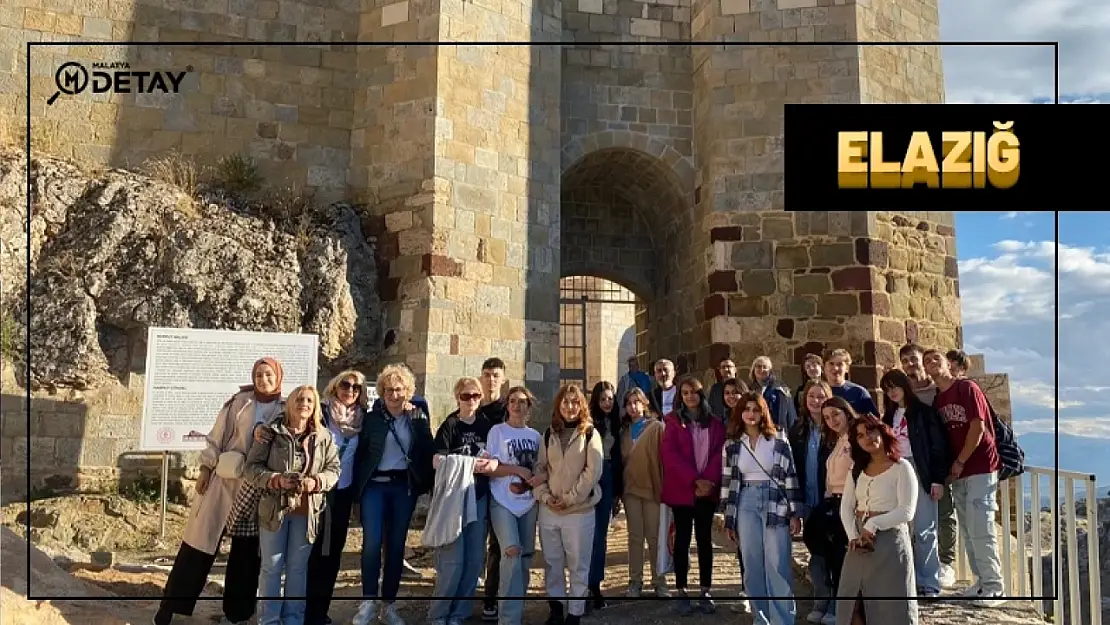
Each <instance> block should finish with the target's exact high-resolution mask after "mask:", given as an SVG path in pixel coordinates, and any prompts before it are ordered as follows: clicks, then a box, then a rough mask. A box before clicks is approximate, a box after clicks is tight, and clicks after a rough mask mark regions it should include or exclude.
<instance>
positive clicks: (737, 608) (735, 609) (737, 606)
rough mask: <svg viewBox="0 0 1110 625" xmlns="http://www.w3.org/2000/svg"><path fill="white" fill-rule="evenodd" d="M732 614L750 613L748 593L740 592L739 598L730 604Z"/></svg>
mask: <svg viewBox="0 0 1110 625" xmlns="http://www.w3.org/2000/svg"><path fill="white" fill-rule="evenodd" d="M730 607H731V608H732V613H733V614H748V613H749V612H751V611H752V607H751V604H750V603H749V602H748V593H746V592H744V591H743V590H741V591H740V598H739V599H737V600H736V601H733V602H732V606H730Z"/></svg>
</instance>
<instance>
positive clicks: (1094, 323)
mask: <svg viewBox="0 0 1110 625" xmlns="http://www.w3.org/2000/svg"><path fill="white" fill-rule="evenodd" d="M993 250H994V253H993V254H992V255H989V257H981V258H972V259H968V260H965V261H963V262H961V263H960V293H961V300H962V304H963V320H964V332H965V336H966V337H967V340H966V345H965V349H967V351H968V352H970V353H981V354H983V355H984V356H985V358H986V365H987V370H988V371H990V372H997V373H1007V374H1009V376H1010V397H1011V399H1012V401H1013V404H1014V418H1015V427H1016V423H1018V422H1021V423H1022V424H1023V425H1022V426H1021V427H1023V428H1040V429H1034V430H1031V431H1049V430H1046V429H1045V428H1048V427H1049V426H1050V424H1051V423H1053V420H1054V416H1053V415H1054V414H1055V413H1056V412H1057V411H1058V412H1059V414H1060V415H1061V429H1060V432H1061V433H1068V432H1070V433H1074V434H1076V435H1080V436H1095V435H1096V434H1097V435H1098V436H1100V437H1102V435H1103V434H1102V433H1103V432H1105V435H1106V436H1105V437H1107V438H1110V387H1107V386H1106V379H1105V375H1103V372H1104V369H1103V368H1101V366H1100V364H1099V363H1101V362H1102V360H1103V358H1104V354H1103V352H1104V351H1105V350H1104V348H1103V344H1102V342H1101V341H1099V340H1097V338H1096V337H1105V336H1110V316H1108V315H1106V311H1108V310H1110V250H1106V249H1095V248H1084V247H1075V246H1069V245H1058V244H1057V243H1055V242H1053V241H1013V240H1005V241H999V242H998V243H996V244H995V245H994V246H993ZM1057 254H1058V256H1057ZM1057 265H1058V266H1059V292H1060V295H1059V301H1060V308H1059V311H1058V312H1057V311H1056V302H1055V298H1056V295H1055V291H1054V275H1053V274H1054V272H1055V270H1056V266H1057ZM1057 315H1058V317H1059V319H1060V323H1059V347H1058V350H1059V352H1058V353H1059V358H1058V367H1059V380H1060V393H1059V395H1060V400H1059V403H1058V404H1057V402H1056V398H1055V387H1056V382H1055V376H1056V368H1057V345H1056V341H1055V333H1056V331H1055V328H1054V317H1055V316H1057ZM1079 412H1082V414H1083V415H1090V416H1087V417H1083V418H1078V417H1077V418H1076V419H1071V417H1073V416H1077V415H1078V414H1079ZM1065 418H1068V425H1067V426H1066V428H1065V425H1064V424H1063V421H1064V419H1065ZM1092 418H1093V419H1094V421H1093V422H1091V423H1088V422H1090V421H1091V419H1092ZM1073 421H1074V422H1073ZM1026 422H1028V423H1031V424H1033V425H1029V424H1027V423H1026Z"/></svg>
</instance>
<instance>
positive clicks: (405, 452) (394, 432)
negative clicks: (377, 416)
mask: <svg viewBox="0 0 1110 625" xmlns="http://www.w3.org/2000/svg"><path fill="white" fill-rule="evenodd" d="M395 420H396V418H394V417H389V418H387V419H386V422H385V424H386V425H387V426H389V433H390V434H392V435H393V440H395V441H397V446H398V447H400V448H401V454H402V455H404V456H405V466H406V467H408V466H409V465H411V464H412V460H411V459H409V451H411V449H405V444H404V443H402V442H401V437H400V436H398V435H397V430H396V429H395V428H394V426H393V422H394V421H395ZM410 429H411V428H410Z"/></svg>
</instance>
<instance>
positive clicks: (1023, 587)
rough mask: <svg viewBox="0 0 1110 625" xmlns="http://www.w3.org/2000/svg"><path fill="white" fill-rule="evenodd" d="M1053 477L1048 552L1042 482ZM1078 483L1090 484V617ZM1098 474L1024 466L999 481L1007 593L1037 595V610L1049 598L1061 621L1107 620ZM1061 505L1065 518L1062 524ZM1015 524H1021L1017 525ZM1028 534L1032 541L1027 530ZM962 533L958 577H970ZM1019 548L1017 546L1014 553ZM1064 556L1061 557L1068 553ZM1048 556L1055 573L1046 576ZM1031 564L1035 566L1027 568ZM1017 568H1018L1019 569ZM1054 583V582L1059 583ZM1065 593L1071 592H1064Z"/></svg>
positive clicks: (1072, 624) (1062, 624)
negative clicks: (1081, 551) (1084, 592)
mask: <svg viewBox="0 0 1110 625" xmlns="http://www.w3.org/2000/svg"><path fill="white" fill-rule="evenodd" d="M1046 479H1047V480H1048V482H1049V489H1050V496H1051V501H1052V504H1053V505H1051V506H1049V510H1048V513H1047V514H1048V516H1049V519H1050V521H1049V522H1050V523H1051V525H1050V527H1052V528H1053V531H1052V536H1053V538H1052V539H1051V547H1052V548H1051V550H1050V553H1048V554H1045V550H1044V547H1045V546H1046V545H1043V544H1042V542H1043V541H1042V540H1041V533H1042V532H1041V529H1042V522H1041V492H1042V491H1041V484H1042V482H1043V481H1044V480H1046ZM1060 482H1063V487H1064V492H1063V501H1061V499H1060V495H1061V494H1060V492H1059V488H1060ZM1076 482H1083V483H1085V485H1086V502H1087V505H1086V508H1087V571H1086V573H1087V579H1088V582H1089V583H1088V586H1089V588H1088V592H1089V596H1088V597H1087V603H1088V607H1089V609H1090V619H1089V620H1086V621H1085V620H1084V619H1083V611H1082V604H1083V600H1082V594H1081V591H1080V583H1079V582H1080V577H1079V553H1078V552H1079V545H1078V523H1077V522H1078V518H1077V516H1078V515H1077V514H1076V512H1075V503H1076V495H1075V486H1076ZM1026 485H1028V486H1029V488H1028V493H1029V502H1030V504H1031V506H1030V507H1031V508H1032V510H1031V512H1032V513H1033V514H1031V515H1030V516H1031V519H1030V523H1029V531H1028V532H1026V530H1025V514H1026V503H1025V493H1026V488H1025V487H1026ZM1097 486H1098V485H1097V483H1096V481H1095V476H1094V475H1091V474H1089V473H1079V472H1076V471H1057V470H1055V469H1052V468H1045V467H1028V466H1027V467H1025V473H1023V474H1022V475H1020V476H1017V477H1014V478H1011V479H1009V480H1007V481H1005V482H1002V483H1000V484H999V516H1000V517H1001V519H999V521H1000V524H1001V526H1002V530H1001V532H999V543H1000V544H999V548H1000V549H1001V554H1000V556H1001V560H1002V578H1003V582H1004V583H1005V587H1006V591H1005V594H1006V596H1007V597H1024V598H1030V599H1034V604H1035V605H1036V608H1037V611H1038V612H1039V613H1040V614H1041V615H1042V616H1044V615H1045V614H1046V610H1045V601H1051V602H1052V615H1053V619H1052V620H1053V622H1054V623H1056V625H1080V624H1081V623H1082V625H1102V587H1101V580H1100V575H1101V570H1100V568H1101V567H1100V562H1099V536H1098V497H1097ZM1061 504H1063V519H1062V521H1063V523H1062V524H1061V518H1060V517H1061ZM1014 525H1016V526H1017V527H1016V528H1015V527H1014ZM1027 533H1028V534H1029V537H1028V540H1027V537H1026V534H1027ZM962 541H963V538H962V537H961V536H957V547H956V576H957V578H958V579H960V580H962V581H971V573H970V568H969V567H968V563H967V554H966V552H965V551H964V549H963V545H962V544H961V543H962ZM1015 547H1016V548H1017V551H1016V552H1015ZM1064 554H1066V556H1065V557H1061V556H1064ZM1045 555H1048V556H1049V558H1050V561H1051V563H1052V567H1051V578H1050V579H1047V580H1046V579H1044V575H1043V564H1042V563H1043V559H1044V556H1045ZM1064 560H1066V561H1067V567H1068V568H1067V581H1068V583H1067V585H1066V588H1065V584H1064V583H1063V575H1062V573H1063V570H1062V567H1063V566H1064ZM1027 568H1030V569H1031V570H1026V569H1027ZM1015 569H1016V570H1015ZM1054 582H1055V583H1054ZM1065 595H1066V596H1065ZM1065 599H1066V600H1067V602H1068V615H1067V616H1068V618H1067V619H1066V620H1065V618H1064V601H1065Z"/></svg>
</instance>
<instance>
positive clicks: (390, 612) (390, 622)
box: [382, 603, 405, 625]
mask: <svg viewBox="0 0 1110 625" xmlns="http://www.w3.org/2000/svg"><path fill="white" fill-rule="evenodd" d="M382 623H385V625H405V619H403V618H401V615H400V614H398V613H397V604H395V603H391V604H389V605H387V606H385V611H384V612H382Z"/></svg>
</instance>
